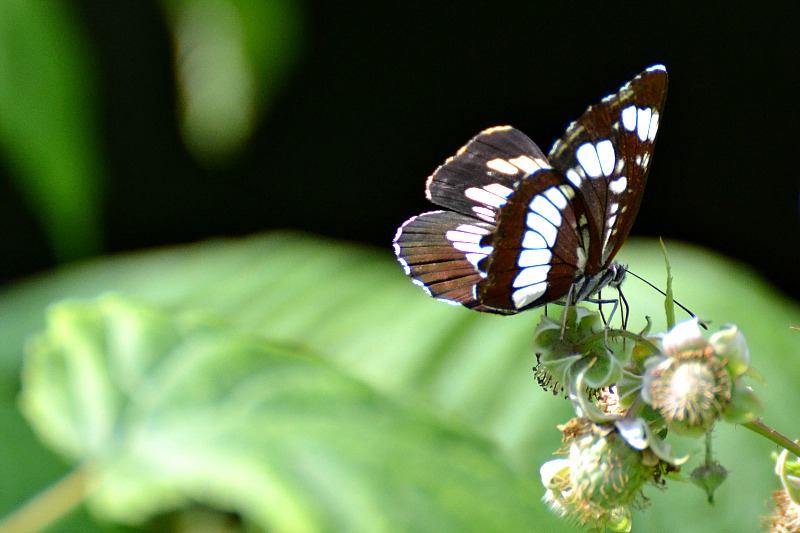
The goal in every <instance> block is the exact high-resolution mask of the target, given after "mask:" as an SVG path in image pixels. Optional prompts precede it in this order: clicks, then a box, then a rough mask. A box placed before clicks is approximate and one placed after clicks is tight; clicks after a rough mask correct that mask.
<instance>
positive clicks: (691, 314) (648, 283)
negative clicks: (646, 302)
mask: <svg viewBox="0 0 800 533" xmlns="http://www.w3.org/2000/svg"><path fill="white" fill-rule="evenodd" d="M628 274H630V275H632V276H633V277H634V278H636V279H638V280H640V281H643V282H645V283H646V284H647V285H649V286H650V287H651V288H653V289H654V290H655V291H657V292H658V293H659V294H661V295H662V296H664V297H666V296H667V293H665V292H664V291H662V290H661V289H659V288H658V287H656V286H655V285H653V284H652V283H650V282H649V281H647V280H646V279H644V278H643V277H642V276H639V275H638V274H636V273H635V272H631V271H630V270H628ZM672 303H674V304H675V305H677V306H678V307H680V308H681V309H683V310H684V311H686V314H688V315H689V316H690V317H692V318H697V315H696V314H694V313H692V312H691V311H690V310H689V308H688V307H686V306H685V305H683V304H682V303H680V302H679V301H678V300H675V299H674V298H673V300H672ZM700 326H702V328H703V329H708V326H706V325H705V324H704V323H703V322H702V321H700Z"/></svg>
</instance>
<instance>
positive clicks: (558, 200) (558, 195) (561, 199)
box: [543, 187, 567, 210]
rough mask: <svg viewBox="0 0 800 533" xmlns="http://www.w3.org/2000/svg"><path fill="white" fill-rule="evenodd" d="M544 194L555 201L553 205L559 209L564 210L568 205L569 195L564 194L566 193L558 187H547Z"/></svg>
mask: <svg viewBox="0 0 800 533" xmlns="http://www.w3.org/2000/svg"><path fill="white" fill-rule="evenodd" d="M543 194H544V196H545V197H546V198H547V199H548V200H550V201H551V202H553V205H555V206H556V207H557V208H558V209H560V210H563V209H564V208H566V207H567V197H566V196H564V193H563V192H562V191H561V189H559V188H558V187H552V188H550V189H547V190H546V191H545V192H544V193H543Z"/></svg>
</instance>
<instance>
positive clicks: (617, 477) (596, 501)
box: [541, 418, 669, 531]
mask: <svg viewBox="0 0 800 533" xmlns="http://www.w3.org/2000/svg"><path fill="white" fill-rule="evenodd" d="M559 429H560V430H561V431H562V434H563V439H562V441H563V444H564V452H563V453H566V454H567V457H568V458H566V459H556V460H553V461H549V462H548V463H545V464H544V465H543V466H542V468H541V476H542V483H543V484H544V486H545V487H546V488H547V492H546V494H545V496H544V501H545V502H546V503H548V505H549V506H550V508H551V509H552V510H553V511H554V512H556V513H558V514H560V515H561V516H563V517H566V518H568V519H570V520H573V521H574V522H576V523H578V524H581V525H583V526H587V527H593V528H595V529H599V530H601V531H605V530H608V531H630V528H631V512H630V505H631V504H632V503H633V502H634V500H636V499H637V497H638V496H639V495H640V494H641V490H642V487H643V485H644V484H645V483H646V482H647V481H652V480H657V479H660V476H661V474H663V473H664V472H665V471H666V470H667V468H668V467H669V466H668V464H667V463H665V462H663V461H661V460H660V459H659V457H657V456H656V455H655V453H653V451H652V450H651V449H650V448H648V447H647V442H648V438H647V437H645V438H643V439H639V442H638V443H637V446H632V445H631V444H630V443H629V442H628V441H627V440H626V438H625V437H624V436H623V433H622V432H621V431H620V430H619V428H618V427H617V425H615V424H614V423H605V424H598V423H595V422H592V421H591V420H589V419H587V418H574V419H572V420H570V421H569V422H568V423H567V424H564V425H563V426H559ZM642 443H644V445H643V446H642V445H641V444H642Z"/></svg>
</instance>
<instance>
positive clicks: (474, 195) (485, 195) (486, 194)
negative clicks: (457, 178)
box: [464, 187, 506, 208]
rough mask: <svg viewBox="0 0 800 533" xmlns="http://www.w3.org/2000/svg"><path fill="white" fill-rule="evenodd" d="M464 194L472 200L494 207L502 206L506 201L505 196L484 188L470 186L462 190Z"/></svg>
mask: <svg viewBox="0 0 800 533" xmlns="http://www.w3.org/2000/svg"><path fill="white" fill-rule="evenodd" d="M464 196H466V197H467V198H469V199H470V200H472V201H473V202H478V203H480V204H483V205H487V206H490V207H495V208H497V207H500V206H503V205H505V203H506V199H505V197H503V196H498V195H497V194H494V193H493V192H490V191H488V190H486V188H478V187H470V188H468V189H467V190H465V191H464Z"/></svg>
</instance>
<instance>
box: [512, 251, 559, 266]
mask: <svg viewBox="0 0 800 533" xmlns="http://www.w3.org/2000/svg"><path fill="white" fill-rule="evenodd" d="M552 257H553V254H552V253H550V250H548V249H547V248H545V249H543V250H522V252H520V254H519V258H518V259H517V266H519V267H520V268H525V267H530V266H536V265H549V264H550V259H551V258H552Z"/></svg>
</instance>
